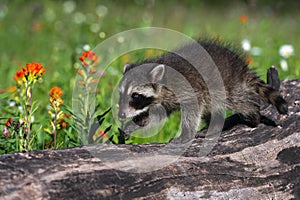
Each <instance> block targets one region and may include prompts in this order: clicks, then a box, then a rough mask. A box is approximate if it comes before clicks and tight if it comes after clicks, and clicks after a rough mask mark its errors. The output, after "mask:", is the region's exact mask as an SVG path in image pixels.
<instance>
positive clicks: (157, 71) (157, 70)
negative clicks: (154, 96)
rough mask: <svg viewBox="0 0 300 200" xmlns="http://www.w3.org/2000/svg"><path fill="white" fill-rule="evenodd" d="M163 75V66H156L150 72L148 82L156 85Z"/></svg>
mask: <svg viewBox="0 0 300 200" xmlns="http://www.w3.org/2000/svg"><path fill="white" fill-rule="evenodd" d="M164 74H165V66H164V65H157V66H156V67H154V68H153V69H152V70H151V72H150V80H151V82H152V83H157V82H159V81H161V80H162V78H163V77H164Z"/></svg>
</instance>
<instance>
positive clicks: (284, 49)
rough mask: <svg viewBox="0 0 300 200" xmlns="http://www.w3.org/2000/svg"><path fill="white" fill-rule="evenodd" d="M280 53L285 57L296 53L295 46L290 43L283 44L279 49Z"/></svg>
mask: <svg viewBox="0 0 300 200" xmlns="http://www.w3.org/2000/svg"><path fill="white" fill-rule="evenodd" d="M279 54H280V55H281V56H282V57H284V58H288V57H290V56H292V55H294V47H293V46H292V45H290V44H285V45H282V46H281V47H280V49H279Z"/></svg>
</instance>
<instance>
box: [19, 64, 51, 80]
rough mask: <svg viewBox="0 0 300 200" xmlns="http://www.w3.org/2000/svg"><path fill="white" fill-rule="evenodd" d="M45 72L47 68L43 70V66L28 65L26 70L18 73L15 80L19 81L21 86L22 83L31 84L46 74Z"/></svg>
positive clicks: (23, 69)
mask: <svg viewBox="0 0 300 200" xmlns="http://www.w3.org/2000/svg"><path fill="white" fill-rule="evenodd" d="M45 71H46V70H45V68H43V66H42V64H40V63H35V62H32V63H27V64H26V68H22V70H20V71H17V72H16V76H15V77H14V80H15V81H17V83H18V84H19V85H21V84H22V82H26V81H30V82H31V81H33V80H34V79H38V78H39V77H40V76H42V75H43V74H44V73H45Z"/></svg>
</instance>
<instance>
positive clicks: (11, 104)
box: [8, 100, 17, 107]
mask: <svg viewBox="0 0 300 200" xmlns="http://www.w3.org/2000/svg"><path fill="white" fill-rule="evenodd" d="M16 104H17V102H16V101H14V100H12V101H9V103H8V106H9V107H14V106H16Z"/></svg>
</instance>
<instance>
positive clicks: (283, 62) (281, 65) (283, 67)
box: [280, 60, 288, 71]
mask: <svg viewBox="0 0 300 200" xmlns="http://www.w3.org/2000/svg"><path fill="white" fill-rule="evenodd" d="M280 67H281V69H282V70H283V71H287V70H288V63H287V62H286V60H281V61H280Z"/></svg>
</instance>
